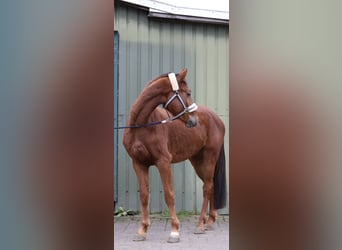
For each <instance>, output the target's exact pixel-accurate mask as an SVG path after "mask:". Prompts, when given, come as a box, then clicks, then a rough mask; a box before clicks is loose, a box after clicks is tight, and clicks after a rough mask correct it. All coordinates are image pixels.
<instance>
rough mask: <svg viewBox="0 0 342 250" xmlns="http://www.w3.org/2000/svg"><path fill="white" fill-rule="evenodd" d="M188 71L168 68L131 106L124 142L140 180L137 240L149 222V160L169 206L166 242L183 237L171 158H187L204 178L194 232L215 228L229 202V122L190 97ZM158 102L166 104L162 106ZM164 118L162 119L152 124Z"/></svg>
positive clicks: (143, 237) (179, 160)
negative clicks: (226, 148)
mask: <svg viewBox="0 0 342 250" xmlns="http://www.w3.org/2000/svg"><path fill="white" fill-rule="evenodd" d="M186 74H187V69H183V70H182V71H181V72H180V73H178V74H177V75H175V74H174V73H170V74H164V75H161V76H159V77H157V78H156V79H154V80H152V81H151V82H150V83H148V85H147V86H146V87H145V89H144V90H143V91H142V93H141V94H140V96H139V97H138V98H137V100H136V101H135V103H134V104H133V106H132V108H131V111H130V116H129V119H128V123H127V125H128V126H127V127H126V129H125V132H124V138H123V144H124V146H125V148H126V150H127V152H128V154H129V155H130V157H131V158H132V160H133V167H134V170H135V173H136V175H137V179H138V182H139V192H140V202H141V214H142V219H141V225H140V227H139V229H138V231H137V235H136V236H135V238H134V239H133V240H135V241H141V240H145V239H146V235H147V230H148V228H149V225H150V219H149V198H150V197H149V191H150V190H149V189H150V188H149V174H148V171H149V167H150V166H151V165H155V166H156V167H157V168H158V171H159V174H160V177H161V180H162V183H163V188H164V196H165V202H166V204H167V206H168V208H169V211H170V216H171V234H170V237H169V239H168V242H170V243H173V242H179V240H180V237H179V220H178V218H177V215H176V210H175V194H174V189H173V179H172V169H171V163H177V162H181V161H184V160H186V159H189V160H190V162H191V164H192V165H193V167H194V169H195V171H196V173H197V175H198V176H199V177H200V178H201V180H202V181H203V183H204V185H203V198H204V200H203V205H202V209H201V213H200V217H199V221H198V224H197V227H196V230H195V233H205V230H213V224H214V222H215V220H216V218H217V209H220V208H223V207H225V206H226V200H227V191H226V188H227V187H226V170H225V168H226V166H225V154H224V145H223V142H224V133H225V127H224V124H223V122H222V121H221V119H220V118H219V117H218V116H217V115H216V114H215V113H214V112H213V111H211V110H209V109H208V108H206V107H203V106H200V107H197V105H196V104H195V103H193V102H192V98H191V90H190V89H189V87H188V85H187V83H186V80H185V77H186ZM160 104H163V105H164V108H165V109H162V108H160V107H158V106H159V105H160ZM170 116H171V117H170ZM160 120H162V122H160V123H162V124H161V125H158V126H148V125H155V122H154V121H160ZM209 204H210V211H209V218H208V219H207V218H206V213H207V209H208V205H209Z"/></svg>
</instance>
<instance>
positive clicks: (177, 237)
mask: <svg viewBox="0 0 342 250" xmlns="http://www.w3.org/2000/svg"><path fill="white" fill-rule="evenodd" d="M179 241H180V237H179V236H170V237H169V239H168V240H167V242H168V243H177V242H179Z"/></svg>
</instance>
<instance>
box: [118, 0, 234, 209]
mask: <svg viewBox="0 0 342 250" xmlns="http://www.w3.org/2000/svg"><path fill="white" fill-rule="evenodd" d="M115 27H116V29H117V30H118V31H119V32H120V51H119V53H120V65H121V66H122V67H120V69H119V72H120V75H119V124H120V125H124V124H125V123H126V120H127V118H128V112H129V109H130V107H131V105H132V104H133V102H134V101H135V99H136V97H137V96H138V94H139V93H140V91H141V90H142V88H143V87H144V86H145V84H146V83H147V82H148V81H149V80H151V79H152V78H154V77H155V76H157V75H159V74H161V73H165V72H169V71H176V72H177V71H179V70H180V69H182V68H183V67H187V68H188V72H189V73H188V77H187V78H188V84H189V86H190V87H191V88H192V90H193V98H194V100H195V101H196V103H198V104H202V105H206V106H209V107H211V108H213V109H214V110H215V111H216V112H217V113H218V114H219V115H220V117H221V118H222V119H223V120H224V122H225V124H226V128H227V133H228V96H227V94H228V72H227V68H228V59H227V57H226V56H225V55H228V31H226V30H224V29H226V27H222V26H214V25H206V24H195V23H174V22H167V21H159V20H155V19H154V20H152V19H148V18H147V17H146V12H145V11H142V10H138V9H135V8H132V7H127V6H117V7H116V8H115ZM215 27H216V28H215ZM215 29H216V31H215ZM213 78H216V80H215V81H214V82H213V81H212V80H210V81H208V79H213ZM225 93H227V94H225ZM118 138H119V148H118V162H119V169H118V176H119V180H118V194H119V196H118V205H120V206H123V207H125V208H126V209H133V210H140V204H139V196H138V193H137V181H136V176H135V172H134V170H133V167H132V163H131V159H130V158H129V157H128V155H127V153H126V151H125V149H124V148H123V146H122V143H120V142H121V141H122V132H119V136H118ZM226 138H227V139H226V141H227V142H228V136H226ZM227 144H228V143H226V153H227V154H228V145H227ZM227 156H228V155H227ZM227 159H228V157H227ZM227 164H228V161H227ZM227 167H228V165H227ZM227 172H228V171H227ZM173 174H174V184H175V195H176V208H177V210H178V211H179V210H187V211H199V210H200V209H201V206H202V201H203V198H202V181H201V180H200V179H199V178H198V177H197V175H196V174H195V172H194V169H193V167H192V166H191V164H190V163H189V162H188V161H187V162H185V163H180V164H176V165H175V166H173ZM227 175H228V173H227ZM150 180H151V184H150V186H151V199H150V211H151V212H160V211H163V210H165V209H166V205H165V202H164V192H163V190H162V183H161V181H160V176H159V172H158V170H157V169H156V168H155V167H154V166H153V167H151V168H150ZM222 211H223V212H224V213H226V212H227V211H228V210H227V209H224V210H221V211H220V212H222Z"/></svg>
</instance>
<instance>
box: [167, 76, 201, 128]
mask: <svg viewBox="0 0 342 250" xmlns="http://www.w3.org/2000/svg"><path fill="white" fill-rule="evenodd" d="M168 77H169V80H170V83H171V86H172V90H173V93H174V94H173V96H171V98H170V99H169V100H168V101H167V102H166V103H165V104H164V108H165V109H167V107H168V106H169V105H170V104H171V102H172V101H173V100H174V99H178V100H179V102H180V103H181V104H182V106H183V111H181V112H180V113H179V114H177V115H175V116H173V117H170V118H169V119H166V120H164V121H162V123H166V122H169V121H173V120H175V119H177V118H179V117H181V116H182V115H184V114H185V113H191V112H194V111H195V110H197V108H198V106H197V104H196V103H192V104H191V105H190V106H188V107H187V106H186V105H185V103H184V101H183V99H182V97H181V96H180V95H179V93H178V90H179V86H178V82H177V79H176V75H175V73H169V74H168Z"/></svg>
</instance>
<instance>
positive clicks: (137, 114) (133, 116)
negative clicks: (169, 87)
mask: <svg viewBox="0 0 342 250" xmlns="http://www.w3.org/2000/svg"><path fill="white" fill-rule="evenodd" d="M154 85H156V84H154ZM159 89H160V88H159ZM157 90H158V88H156V86H148V87H147V88H146V89H145V90H144V91H143V92H142V93H141V94H140V96H139V97H138V98H137V100H136V101H135V103H134V104H133V106H132V109H131V113H130V118H129V120H128V123H129V124H130V125H141V124H146V123H148V120H149V117H150V115H151V113H152V112H153V110H154V109H155V108H156V107H157V106H158V105H159V104H161V103H162V91H157Z"/></svg>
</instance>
